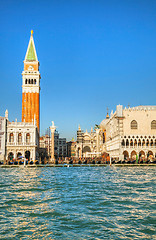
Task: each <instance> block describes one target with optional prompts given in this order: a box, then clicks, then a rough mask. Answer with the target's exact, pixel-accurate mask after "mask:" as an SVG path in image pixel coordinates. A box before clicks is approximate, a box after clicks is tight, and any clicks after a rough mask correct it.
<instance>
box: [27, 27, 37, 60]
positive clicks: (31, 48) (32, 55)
mask: <svg viewBox="0 0 156 240" xmlns="http://www.w3.org/2000/svg"><path fill="white" fill-rule="evenodd" d="M25 60H26V61H27V60H28V61H38V60H37V55H36V49H35V44H34V40H33V31H32V30H31V37H30V41H29V45H28V49H27V53H26V57H25Z"/></svg>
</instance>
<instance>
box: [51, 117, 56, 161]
mask: <svg viewBox="0 0 156 240" xmlns="http://www.w3.org/2000/svg"><path fill="white" fill-rule="evenodd" d="M55 129H56V126H55V125H54V122H53V121H52V126H51V127H50V130H51V160H50V163H55V157H54V133H55Z"/></svg>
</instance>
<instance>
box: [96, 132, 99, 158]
mask: <svg viewBox="0 0 156 240" xmlns="http://www.w3.org/2000/svg"><path fill="white" fill-rule="evenodd" d="M99 132H100V129H96V151H97V157H99V149H100V148H99Z"/></svg>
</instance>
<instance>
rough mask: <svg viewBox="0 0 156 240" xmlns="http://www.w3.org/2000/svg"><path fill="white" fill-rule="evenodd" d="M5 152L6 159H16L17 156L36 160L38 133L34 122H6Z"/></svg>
mask: <svg viewBox="0 0 156 240" xmlns="http://www.w3.org/2000/svg"><path fill="white" fill-rule="evenodd" d="M6 148H7V153H6V159H7V160H9V159H13V158H14V159H16V158H17V157H19V156H21V155H22V156H23V157H26V159H29V160H33V161H35V160H37V159H38V158H39V156H38V148H39V133H38V129H37V126H36V123H26V122H17V121H15V122H9V121H8V123H7V146H6Z"/></svg>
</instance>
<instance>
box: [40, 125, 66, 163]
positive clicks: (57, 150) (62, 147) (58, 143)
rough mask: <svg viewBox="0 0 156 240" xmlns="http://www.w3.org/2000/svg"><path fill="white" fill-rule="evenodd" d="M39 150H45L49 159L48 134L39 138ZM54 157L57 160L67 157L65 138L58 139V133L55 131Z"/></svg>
mask: <svg viewBox="0 0 156 240" xmlns="http://www.w3.org/2000/svg"><path fill="white" fill-rule="evenodd" d="M40 148H46V151H47V154H48V156H49V157H51V156H50V155H51V136H50V134H45V135H44V136H41V137H40ZM54 155H55V158H56V159H57V158H58V157H66V156H67V144H66V138H60V137H59V133H58V131H56V130H55V133H54Z"/></svg>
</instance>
